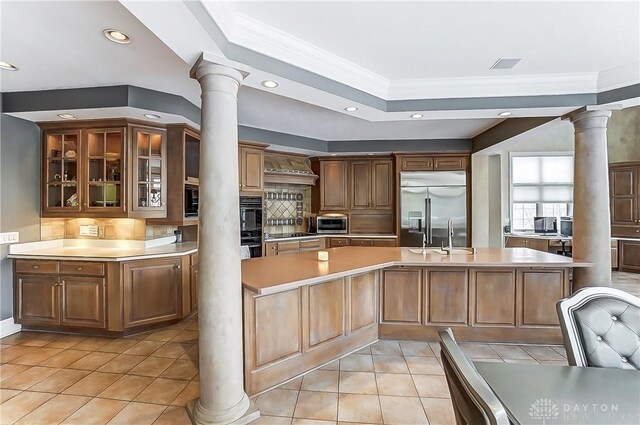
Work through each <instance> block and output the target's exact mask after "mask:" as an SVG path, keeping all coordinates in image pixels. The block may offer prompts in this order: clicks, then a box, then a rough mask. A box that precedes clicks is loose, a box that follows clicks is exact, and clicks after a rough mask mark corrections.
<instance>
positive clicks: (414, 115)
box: [411, 114, 424, 120]
mask: <svg viewBox="0 0 640 425" xmlns="http://www.w3.org/2000/svg"><path fill="white" fill-rule="evenodd" d="M423 116H424V115H422V114H413V115H411V118H413V119H414V120H417V119H418V118H422V117H423Z"/></svg>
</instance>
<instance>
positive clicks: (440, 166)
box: [433, 156, 467, 171]
mask: <svg viewBox="0 0 640 425" xmlns="http://www.w3.org/2000/svg"><path fill="white" fill-rule="evenodd" d="M466 168H467V158H465V157H463V156H441V157H435V158H434V159H433V169H434V170H437V171H446V170H464V169H466Z"/></svg>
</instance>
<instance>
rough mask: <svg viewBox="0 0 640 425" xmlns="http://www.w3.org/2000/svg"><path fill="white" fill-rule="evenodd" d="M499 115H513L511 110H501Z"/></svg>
mask: <svg viewBox="0 0 640 425" xmlns="http://www.w3.org/2000/svg"><path fill="white" fill-rule="evenodd" d="M498 115H499V116H501V117H508V116H509V115H511V112H510V111H504V112H500V113H499V114H498Z"/></svg>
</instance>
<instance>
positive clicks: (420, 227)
mask: <svg viewBox="0 0 640 425" xmlns="http://www.w3.org/2000/svg"><path fill="white" fill-rule="evenodd" d="M418 232H422V219H421V218H419V219H418Z"/></svg>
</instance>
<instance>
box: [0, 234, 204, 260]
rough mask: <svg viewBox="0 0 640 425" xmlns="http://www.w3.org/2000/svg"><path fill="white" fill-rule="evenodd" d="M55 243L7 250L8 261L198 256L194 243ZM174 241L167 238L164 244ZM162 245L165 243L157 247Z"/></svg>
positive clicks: (47, 242) (76, 241)
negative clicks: (10, 259) (11, 259)
mask: <svg viewBox="0 0 640 425" xmlns="http://www.w3.org/2000/svg"><path fill="white" fill-rule="evenodd" d="M166 239H167V238H165V241H160V243H156V244H154V243H145V242H144V241H140V242H139V241H93V240H68V239H64V240H58V241H42V242H31V243H25V244H18V245H15V246H11V248H12V249H10V251H9V255H8V257H9V258H16V259H31V260H80V261H132V260H144V259H149V258H160V257H176V256H182V255H188V254H192V253H195V252H198V244H197V243H196V242H184V243H179V244H176V243H166V242H167V240H166ZM173 239H174V238H173V237H171V238H168V241H170V240H173ZM161 242H165V243H161Z"/></svg>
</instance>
